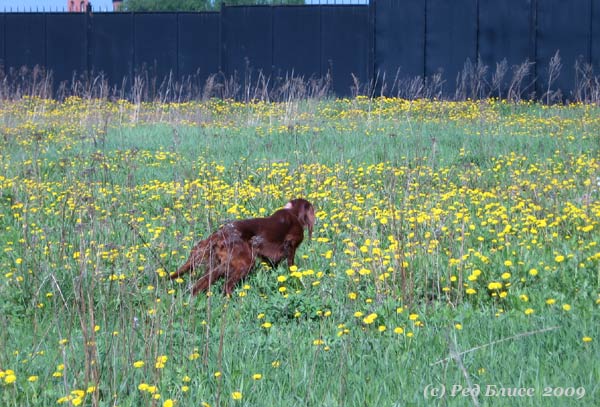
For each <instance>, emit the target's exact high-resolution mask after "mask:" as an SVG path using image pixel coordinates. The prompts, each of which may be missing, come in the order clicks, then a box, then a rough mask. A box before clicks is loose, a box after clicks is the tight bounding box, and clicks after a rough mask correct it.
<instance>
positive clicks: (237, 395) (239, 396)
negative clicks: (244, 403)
mask: <svg viewBox="0 0 600 407" xmlns="http://www.w3.org/2000/svg"><path fill="white" fill-rule="evenodd" d="M231 398H232V399H234V400H241V399H242V392H239V391H234V392H233V393H231Z"/></svg>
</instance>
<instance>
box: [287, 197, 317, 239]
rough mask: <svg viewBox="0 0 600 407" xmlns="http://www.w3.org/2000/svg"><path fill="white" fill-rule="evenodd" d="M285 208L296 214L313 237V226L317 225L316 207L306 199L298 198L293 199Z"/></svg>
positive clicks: (310, 237) (309, 235)
mask: <svg viewBox="0 0 600 407" xmlns="http://www.w3.org/2000/svg"><path fill="white" fill-rule="evenodd" d="M283 208H284V209H287V210H289V211H291V212H292V213H293V214H294V215H296V217H297V218H298V220H299V221H300V223H301V224H302V227H305V228H307V229H308V237H309V239H312V231H313V226H314V225H315V207H314V206H313V205H312V204H311V203H310V202H308V201H307V200H306V199H303V198H298V199H292V200H291V201H289V202H288V203H287V204H285V206H284V207H283Z"/></svg>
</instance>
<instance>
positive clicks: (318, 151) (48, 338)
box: [0, 97, 600, 406]
mask: <svg viewBox="0 0 600 407" xmlns="http://www.w3.org/2000/svg"><path fill="white" fill-rule="evenodd" d="M0 133H1V137H0V165H1V170H0V171H1V172H0V228H1V231H2V233H1V234H0V249H1V250H0V267H1V273H0V404H1V405H2V406H53V405H57V404H58V405H75V406H76V405H90V406H92V405H93V406H96V405H98V406H173V405H175V406H207V405H208V406H408V405H410V406H413V405H414V406H420V405H445V406H464V405H475V406H516V405H519V406H541V405H553V406H595V405H598V403H599V402H600V384H599V383H600V363H598V361H599V360H600V347H599V345H598V344H599V342H600V247H599V245H598V243H599V242H600V108H599V107H597V106H593V105H570V106H543V105H539V104H534V103H521V104H511V103H505V102H499V101H493V100H487V101H478V102H470V101H467V102H439V101H425V100H418V101H405V100H398V99H384V98H381V99H374V100H371V99H367V98H360V97H359V98H357V99H351V100H338V101H327V100H326V101H288V102H287V103H264V102H257V103H252V104H241V103H237V102H233V101H216V100H214V101H207V102H193V103H182V104H142V105H134V104H130V103H128V102H123V101H120V102H107V101H100V100H82V99H77V98H72V99H67V100H66V101H64V102H62V103H58V102H54V101H49V100H39V99H27V98H25V99H22V100H18V101H10V102H3V104H2V105H1V106H0ZM295 197H305V198H307V199H309V200H310V201H311V202H313V203H314V204H315V206H316V208H317V218H318V220H317V225H316V228H315V233H314V236H313V239H312V240H311V241H308V240H306V241H305V242H304V243H303V244H302V245H301V246H300V249H299V251H298V253H297V258H296V263H297V266H298V267H297V269H292V270H288V269H287V267H285V266H284V265H281V266H280V267H279V268H277V269H275V270H271V269H269V268H268V266H267V265H265V264H257V267H256V271H255V272H254V273H252V274H251V275H250V276H249V278H248V279H246V280H245V281H244V282H243V284H242V285H240V286H239V287H238V288H237V290H236V292H235V295H233V296H232V297H231V298H227V297H224V296H222V295H221V285H220V284H217V285H215V286H213V292H212V293H209V295H208V296H207V295H205V294H202V295H199V296H198V297H191V296H190V293H189V287H190V285H191V284H192V283H193V281H194V278H197V277H198V275H199V273H197V274H196V275H195V276H192V277H190V276H189V275H188V276H186V278H185V279H184V280H183V281H174V282H172V281H170V280H169V278H168V274H169V273H170V272H172V271H174V270H175V269H177V267H178V266H179V265H181V264H182V263H183V262H184V261H185V259H186V258H187V256H188V255H189V250H190V249H191V247H192V246H193V245H194V243H195V242H197V241H198V240H200V239H202V238H203V237H204V236H207V235H208V234H210V233H211V232H212V231H214V230H215V229H216V228H218V226H219V225H221V224H223V223H224V222H226V221H227V220H231V219H235V218H246V217H254V216H266V215H267V214H270V213H272V212H273V211H274V210H276V209H278V208H280V207H281V206H283V205H284V204H285V203H286V202H287V200H288V199H291V198H295Z"/></svg>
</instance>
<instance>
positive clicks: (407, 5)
mask: <svg viewBox="0 0 600 407" xmlns="http://www.w3.org/2000/svg"><path fill="white" fill-rule="evenodd" d="M0 36H1V39H0V65H1V66H2V67H3V69H4V72H5V73H7V72H9V71H11V69H12V70H13V72H14V70H15V69H19V68H21V67H22V66H27V67H29V68H31V67H33V66H36V65H38V66H43V67H45V68H47V69H49V70H52V72H53V78H54V82H55V83H60V82H62V81H70V80H71V79H73V78H74V77H79V76H82V75H86V74H88V73H91V74H93V75H97V74H100V73H102V74H103V75H104V78H105V79H106V80H107V81H108V82H109V83H110V84H111V85H112V86H116V87H125V88H127V87H129V88H130V87H131V86H133V78H134V77H136V75H142V76H144V77H145V78H147V79H152V80H154V81H155V82H156V81H158V82H162V81H163V80H164V79H165V78H169V79H171V80H172V81H174V82H175V81H182V80H184V79H185V78H191V77H193V78H194V80H195V81H196V82H197V83H198V84H199V86H200V85H201V84H202V83H204V82H205V81H206V80H207V78H209V76H210V75H211V74H215V73H219V74H220V77H221V78H226V79H229V78H232V77H234V78H236V79H237V80H238V81H239V82H242V83H243V82H253V81H256V80H258V78H259V77H261V76H262V78H264V79H265V80H267V81H268V82H269V83H277V81H278V80H280V79H281V78H286V77H289V76H290V75H292V74H293V75H294V76H296V77H298V76H300V77H303V78H305V79H309V78H322V77H325V76H328V77H329V78H330V80H331V82H330V88H331V90H332V91H333V92H334V93H335V94H336V95H338V96H348V95H351V94H352V93H353V92H356V91H358V90H360V91H370V92H383V93H387V94H392V95H394V94H400V92H399V91H400V88H401V87H402V86H404V87H406V86H408V85H407V84H408V83H409V82H410V81H413V84H414V83H417V84H418V83H419V81H420V82H421V84H423V85H424V86H425V87H426V86H427V84H429V85H431V84H434V85H435V86H437V91H438V92H439V96H441V97H448V98H452V97H455V96H456V95H457V92H458V91H461V90H462V91H464V89H465V83H467V82H468V81H469V80H471V79H473V77H474V76H478V78H477V79H478V80H480V81H481V82H483V83H485V84H486V85H487V86H488V90H489V89H492V88H495V91H497V92H498V94H499V95H501V96H505V95H506V93H507V92H508V90H509V88H510V87H511V86H513V87H514V83H511V80H512V79H511V75H513V74H514V72H515V71H516V67H517V66H518V65H520V64H523V63H525V62H530V63H531V65H530V69H529V70H528V71H527V72H526V75H525V76H524V78H521V79H522V81H523V83H522V86H521V87H520V88H519V92H521V94H523V95H526V96H534V97H542V96H543V95H545V94H548V91H549V90H552V91H556V90H560V91H561V92H562V96H563V98H567V99H568V98H571V97H572V96H573V93H574V92H575V91H576V88H577V86H578V84H577V78H578V75H580V74H581V71H577V70H576V68H575V64H576V63H578V64H579V65H578V66H579V67H580V68H581V67H583V66H584V65H588V67H591V68H595V69H596V70H598V68H599V66H598V65H599V64H600V0H569V1H564V0H502V1H497V0H371V2H370V3H369V4H364V5H327V4H325V5H305V6H231V7H230V6H224V7H223V8H222V9H221V11H220V12H207V13H90V14H74V13H71V14H69V13H2V14H0ZM557 52H558V53H559V54H558V55H560V62H561V64H560V66H561V68H560V75H559V76H556V72H555V71H552V69H551V61H552V60H553V57H555V55H557ZM501 61H505V63H504V65H503V66H504V69H505V71H506V75H505V76H504V77H503V78H500V79H499V78H498V76H497V75H496V76H494V74H497V73H498V71H497V70H496V68H497V64H498V63H500V62H501ZM554 61H557V60H556V59H555V60H554ZM478 63H480V64H483V65H486V66H487V67H488V69H487V70H479V71H478V69H480V68H481V65H480V66H477V64H478ZM467 68H469V69H470V71H469V69H467ZM469 74H470V75H471V77H468V75H469ZM415 81H416V82H415ZM436 81H437V82H436ZM357 84H358V85H360V88H358V89H357V88H356V85H357ZM513 90H514V89H513Z"/></svg>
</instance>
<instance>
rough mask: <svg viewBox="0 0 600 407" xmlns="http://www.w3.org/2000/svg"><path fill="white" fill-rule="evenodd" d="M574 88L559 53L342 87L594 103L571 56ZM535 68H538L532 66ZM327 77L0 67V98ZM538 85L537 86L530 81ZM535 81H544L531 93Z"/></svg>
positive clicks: (596, 81)
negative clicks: (563, 78) (567, 85)
mask: <svg viewBox="0 0 600 407" xmlns="http://www.w3.org/2000/svg"><path fill="white" fill-rule="evenodd" d="M573 68H574V71H575V84H574V89H573V90H572V91H571V92H569V93H567V92H565V91H564V90H561V89H555V88H554V85H555V83H556V80H557V79H558V77H559V76H560V75H561V71H562V69H563V63H562V61H561V58H560V54H559V52H558V51H557V52H556V54H555V55H554V56H553V57H552V58H551V59H550V61H549V63H548V67H547V68H544V69H545V70H546V71H547V73H548V75H547V81H546V83H545V84H536V82H538V81H539V78H538V76H536V72H535V71H536V65H535V63H534V62H531V61H528V60H527V61H524V62H523V63H521V64H517V65H513V66H509V65H508V63H507V61H506V60H503V61H500V62H498V63H497V64H496V67H495V69H494V70H493V71H492V70H491V69H490V67H489V66H488V65H485V64H484V63H483V62H482V61H481V60H477V61H476V62H473V61H471V60H469V59H468V60H467V61H465V64H464V67H463V69H462V70H461V71H460V72H459V73H458V74H457V76H456V78H454V84H455V86H454V88H453V89H454V90H453V91H452V92H451V93H449V92H446V93H444V87H445V84H446V83H447V82H449V81H452V78H444V77H443V74H442V73H436V74H433V75H431V76H430V77H423V76H413V77H411V76H407V75H404V74H403V73H402V69H401V68H399V69H398V70H397V71H396V72H395V74H394V76H393V77H390V76H389V73H388V72H378V73H377V74H376V75H375V77H374V78H373V79H371V80H369V81H366V82H361V80H360V78H358V77H357V76H355V75H351V78H348V79H349V84H348V92H349V94H350V95H351V96H352V97H356V96H359V95H360V96H367V97H370V98H374V97H378V96H388V97H397V98H402V99H408V100H415V99H430V100H433V99H440V100H441V99H443V100H454V101H463V100H467V99H470V100H483V99H489V98H497V99H505V100H508V101H511V102H519V101H521V100H531V101H539V102H542V103H545V104H552V103H571V102H575V103H593V104H600V76H598V75H596V74H595V72H594V68H593V66H592V65H591V64H588V63H584V62H582V61H581V60H577V61H576V62H575V64H574V67H573ZM537 69H540V68H539V67H538V68H537ZM332 79H333V78H332V77H331V75H330V73H329V72H328V73H327V74H326V75H325V76H323V77H320V78H319V77H315V76H311V77H304V76H302V75H297V74H295V73H294V72H293V71H292V72H288V73H285V74H283V75H271V74H269V73H267V72H264V71H261V70H254V69H253V68H252V67H251V66H250V65H249V64H247V66H246V70H245V72H244V73H243V74H238V73H235V74H233V75H229V76H228V75H225V74H224V73H215V74H211V75H209V76H208V77H204V76H202V75H201V74H200V73H197V74H194V75H187V76H185V77H183V78H176V77H175V76H174V75H173V73H172V72H170V73H169V74H168V75H166V76H165V77H164V78H160V77H156V76H152V74H151V73H150V71H149V70H148V69H141V70H140V71H139V72H138V73H137V74H136V75H135V76H134V77H133V78H127V77H125V78H122V79H120V80H119V81H116V82H115V81H114V80H111V79H109V78H107V77H106V76H105V75H104V74H103V73H94V72H90V73H84V74H77V73H74V74H73V76H72V78H71V79H70V80H69V81H61V82H60V83H57V81H56V80H55V78H54V76H53V73H52V71H49V70H46V69H44V68H43V67H39V66H35V67H33V68H31V69H30V68H28V67H21V68H19V69H13V68H11V69H8V70H4V69H0V99H1V100H14V99H19V98H22V97H25V96H27V97H39V98H54V99H57V100H64V99H66V98H68V97H71V96H77V97H81V98H85V99H91V98H96V99H107V100H118V99H121V100H122V99H126V100H130V101H132V102H134V103H136V104H141V103H142V102H161V103H182V102H187V101H191V100H209V99H212V98H218V99H223V100H228V99H232V100H238V101H242V102H251V101H265V102H291V101H292V100H307V99H310V100H324V99H331V98H333V97H335V96H336V95H334V94H333V91H332ZM538 85H539V86H538ZM536 89H545V90H544V91H543V92H542V93H536Z"/></svg>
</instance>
